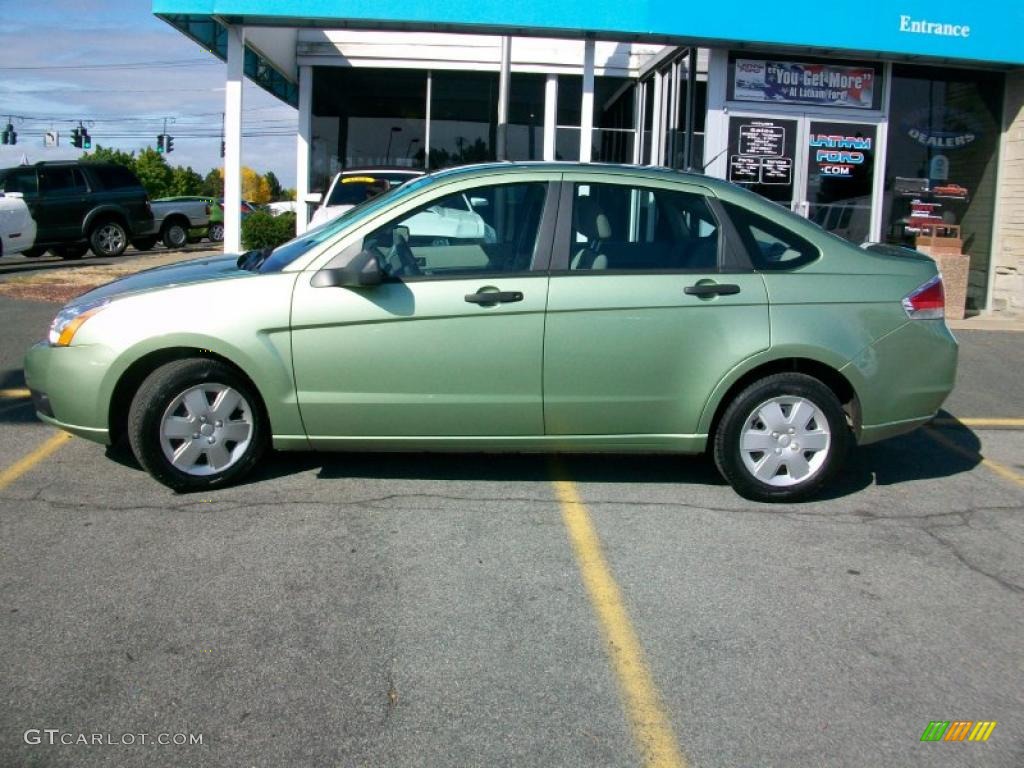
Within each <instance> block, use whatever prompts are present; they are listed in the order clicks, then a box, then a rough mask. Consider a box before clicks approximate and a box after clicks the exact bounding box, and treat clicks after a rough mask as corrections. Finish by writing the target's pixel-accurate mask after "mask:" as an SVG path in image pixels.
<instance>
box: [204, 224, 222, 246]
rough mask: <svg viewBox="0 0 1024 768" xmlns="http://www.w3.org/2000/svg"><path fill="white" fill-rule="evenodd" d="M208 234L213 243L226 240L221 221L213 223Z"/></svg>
mask: <svg viewBox="0 0 1024 768" xmlns="http://www.w3.org/2000/svg"><path fill="white" fill-rule="evenodd" d="M206 236H207V237H208V238H209V239H210V242H211V243H222V242H224V225H223V224H221V223H220V222H217V223H216V224H211V225H210V228H209V230H207V232H206Z"/></svg>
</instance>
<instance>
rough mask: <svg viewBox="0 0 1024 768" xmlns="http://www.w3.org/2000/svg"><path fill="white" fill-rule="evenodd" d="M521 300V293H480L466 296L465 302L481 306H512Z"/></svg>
mask: <svg viewBox="0 0 1024 768" xmlns="http://www.w3.org/2000/svg"><path fill="white" fill-rule="evenodd" d="M522 300H523V294H522V292H521V291H480V292H479V293H467V294H466V301H468V302H469V303H470V304H480V305H481V306H488V305H492V304H512V303H513V302H516V301H522Z"/></svg>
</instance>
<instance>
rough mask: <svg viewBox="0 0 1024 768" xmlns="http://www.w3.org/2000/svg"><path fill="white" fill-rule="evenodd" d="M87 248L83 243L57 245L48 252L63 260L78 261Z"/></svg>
mask: <svg viewBox="0 0 1024 768" xmlns="http://www.w3.org/2000/svg"><path fill="white" fill-rule="evenodd" d="M88 250H89V248H88V246H85V245H57V246H54V247H53V248H51V249H50V253H52V254H53V255H54V256H57V257H58V258H61V259H64V260H65V261H78V260H79V259H80V258H82V257H83V256H85V254H86V253H87V252H88Z"/></svg>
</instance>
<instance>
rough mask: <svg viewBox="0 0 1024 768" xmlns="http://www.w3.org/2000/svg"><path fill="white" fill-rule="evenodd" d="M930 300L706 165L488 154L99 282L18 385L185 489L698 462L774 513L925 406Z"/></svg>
mask: <svg viewBox="0 0 1024 768" xmlns="http://www.w3.org/2000/svg"><path fill="white" fill-rule="evenodd" d="M467 208H469V209H471V210H466V209H467ZM452 210H455V211H461V212H462V215H461V216H460V217H457V218H458V220H459V221H460V222H463V223H464V225H463V226H450V227H447V228H445V229H439V228H438V226H437V221H436V220H437V219H438V218H439V216H441V215H442V214H444V213H445V212H447V211H452ZM943 307H944V298H943V289H942V281H941V277H940V276H939V275H938V273H937V271H936V267H935V264H934V262H933V261H931V260H930V259H929V258H927V257H926V256H923V255H921V254H918V253H915V252H913V251H907V250H898V251H893V250H889V251H886V252H873V251H871V250H863V249H860V248H857V247H854V246H852V245H850V244H849V243H846V242H844V241H842V240H840V239H838V238H836V237H834V236H832V235H830V234H828V233H826V232H824V231H823V230H821V229H820V228H818V227H817V226H816V225H814V224H812V223H811V222H808V221H806V220H805V219H802V218H799V217H797V216H795V215H793V214H791V213H790V212H788V211H786V210H783V209H781V208H779V207H778V206H776V205H774V204H772V203H770V202H768V201H766V200H763V199H762V198H760V197H757V196H755V195H753V194H751V193H749V192H747V191H745V190H743V189H740V188H738V187H735V186H732V185H730V184H727V183H725V182H722V181H719V180H715V179H709V178H705V177H703V176H698V175H687V174H682V173H678V172H674V171H668V170H660V169H645V168H637V167H620V166H601V165H577V164H555V163H552V164H508V163H504V164H500V165H484V166H473V167H466V168H459V169H453V170H449V171H443V172H440V173H436V174H432V175H430V176H425V177H422V178H420V179H417V180H414V181H412V182H409V183H408V184H405V185H403V186H401V187H397V188H395V189H393V190H391V191H390V192H387V193H385V194H383V195H381V196H379V197H376V198H373V199H371V200H368V201H367V202H365V203H364V204H363V205H361V206H358V207H356V208H354V209H352V210H351V211H349V212H347V213H346V214H345V215H343V216H341V217H340V218H338V219H336V220H334V221H331V222H329V223H327V224H325V225H323V226H321V227H318V228H315V229H312V230H310V231H308V232H306V233H305V234H303V235H301V236H300V237H297V238H296V239H294V240H292V241H290V242H288V243H286V244H284V245H282V246H280V247H279V248H277V249H275V250H273V251H271V252H250V253H247V254H242V255H241V256H237V257H236V256H225V257H221V258H214V259H207V260H199V261H192V262H186V263H182V264H177V265H173V266H167V267H162V268H159V269H154V270H150V271H148V272H142V273H139V274H136V275H133V276H131V277H127V278H124V279H122V280H118V281H116V282H113V283H110V284H109V285H106V286H104V287H101V288H98V289H96V290H94V291H91V292H89V293H87V294H85V295H83V296H80V297H79V298H77V299H75V300H74V301H72V302H71V303H70V304H68V305H67V306H65V307H64V308H63V309H62V310H61V311H60V313H59V314H58V315H57V317H56V318H55V319H54V321H53V324H52V326H51V328H50V333H49V338H48V340H46V341H45V342H41V343H39V344H37V345H36V346H34V347H33V348H32V349H31V350H30V351H29V353H28V356H27V359H26V362H25V372H26V379H27V382H28V386H29V388H30V389H31V390H32V395H33V398H34V401H35V405H36V410H37V412H38V414H39V417H40V418H41V419H43V420H44V421H46V422H48V423H50V424H53V425H55V426H57V427H60V428H62V429H65V430H67V431H69V432H72V433H74V434H76V435H79V436H82V437H85V438H88V439H90V440H94V441H96V442H98V443H105V444H111V443H119V442H127V443H128V444H129V445H130V446H131V449H132V450H133V452H134V454H135V456H136V457H137V458H138V460H139V462H140V463H141V464H142V466H143V467H145V468H146V469H147V470H148V471H149V472H150V473H151V474H152V475H153V477H155V478H156V479H157V480H159V481H160V482H162V483H164V484H166V485H168V486H170V487H171V488H173V489H175V490H178V491H190V490H199V489H207V488H210V487H213V486H220V485H226V484H229V483H231V482H233V481H237V480H239V479H240V478H242V477H243V476H245V475H246V474H247V473H249V472H251V471H252V470H253V469H254V467H256V466H257V465H258V464H259V463H260V462H261V461H264V460H265V457H266V455H267V450H268V449H269V448H271V447H273V448H276V449H279V450H309V449H315V450H343V451H432V450H445V451H487V452H498V451H554V452H620V453H624V452H646V453H653V452H671V453H679V454H697V453H702V452H704V451H709V452H710V453H712V455H713V456H714V460H715V463H716V465H717V466H718V468H719V470H720V471H721V473H722V475H723V476H724V477H725V478H726V480H728V481H729V483H730V484H731V485H732V486H733V488H735V490H736V491H737V492H738V493H740V494H742V495H744V496H746V497H749V498H753V499H760V500H765V501H791V500H797V499H801V498H805V497H808V496H810V495H813V494H814V493H815V492H817V491H818V490H819V489H821V488H822V486H823V485H825V484H826V483H827V482H828V481H829V479H830V478H831V477H832V476H833V475H834V474H835V472H836V471H837V469H838V468H839V467H840V465H841V463H842V462H843V459H844V456H845V455H846V453H847V450H848V448H849V447H850V446H851V445H853V444H860V445H864V444H867V443H872V442H875V441H877V440H881V439H884V438H888V437H891V436H893V435H898V434H901V433H904V432H907V431H909V430H912V429H914V428H915V427H917V426H919V425H921V424H923V423H925V422H926V421H928V420H929V419H930V418H931V417H932V416H933V415H934V414H935V412H936V411H937V409H938V408H939V406H940V405H941V404H942V402H943V400H944V399H945V398H946V396H947V395H948V394H949V392H950V390H951V389H952V387H953V382H954V377H955V373H956V359H957V345H956V341H955V340H954V338H953V337H952V335H951V334H950V332H949V330H948V328H947V327H946V324H945V321H944V318H943Z"/></svg>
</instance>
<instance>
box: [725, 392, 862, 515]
mask: <svg viewBox="0 0 1024 768" xmlns="http://www.w3.org/2000/svg"><path fill="white" fill-rule="evenodd" d="M850 439H851V434H850V428H849V426H848V425H847V423H846V414H845V413H844V412H843V408H842V406H841V405H840V403H839V400H838V399H837V398H836V396H835V394H834V393H833V392H832V390H831V389H829V388H828V387H826V386H825V385H824V384H822V383H821V382H820V381H818V380H817V379H815V378H813V377H811V376H807V375H805V374H802V373H780V374H775V375H773V376H768V377H766V378H764V379H762V380H761V381H758V382H755V383H754V384H752V385H750V386H749V387H747V388H746V389H745V390H743V391H742V392H740V394H739V395H738V396H737V397H736V398H735V399H734V400H733V401H732V403H730V404H729V407H728V408H727V409H726V411H725V414H724V415H723V416H722V421H721V423H720V424H719V425H718V429H717V430H716V432H715V437H714V454H715V464H717V465H718V470H719V471H720V472H721V473H722V476H723V477H724V478H725V479H726V480H727V481H728V482H729V484H730V485H732V487H733V488H734V489H735V490H736V492H737V493H739V494H740V495H741V496H744V497H746V498H748V499H754V500H755V501H776V502H778V501H797V500H800V499H805V498H807V497H808V496H811V495H812V494H814V493H816V492H817V491H818V490H820V489H821V488H822V487H823V486H824V485H825V484H826V483H827V482H828V481H829V480H830V479H831V477H832V476H833V475H834V474H835V472H836V470H837V469H838V468H839V466H840V464H841V463H842V461H843V458H844V456H845V454H846V452H847V450H848V448H849V445H850Z"/></svg>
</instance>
